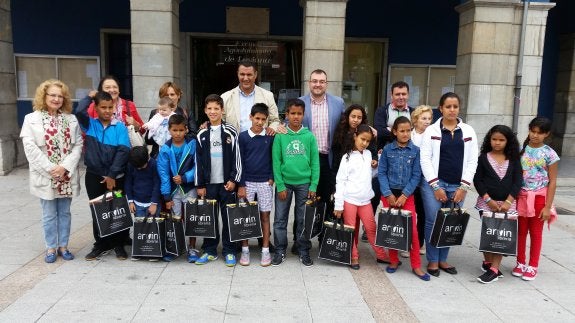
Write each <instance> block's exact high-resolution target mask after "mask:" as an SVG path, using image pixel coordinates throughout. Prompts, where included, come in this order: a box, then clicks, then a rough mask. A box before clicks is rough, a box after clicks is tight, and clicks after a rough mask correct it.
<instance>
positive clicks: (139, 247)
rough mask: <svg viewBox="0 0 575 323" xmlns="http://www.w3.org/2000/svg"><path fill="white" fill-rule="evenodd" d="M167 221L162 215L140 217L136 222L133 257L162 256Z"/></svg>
mask: <svg viewBox="0 0 575 323" xmlns="http://www.w3.org/2000/svg"><path fill="white" fill-rule="evenodd" d="M165 224H166V223H165V221H164V219H163V218H160V217H138V218H136V221H135V222H134V238H133V239H132V257H162V256H163V251H164V244H165V239H164V232H165Z"/></svg>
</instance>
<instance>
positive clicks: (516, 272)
mask: <svg viewBox="0 0 575 323" xmlns="http://www.w3.org/2000/svg"><path fill="white" fill-rule="evenodd" d="M525 270H527V266H525V265H524V264H521V263H517V266H515V268H513V270H512V271H511V275H513V276H515V277H522V276H523V274H524V273H525Z"/></svg>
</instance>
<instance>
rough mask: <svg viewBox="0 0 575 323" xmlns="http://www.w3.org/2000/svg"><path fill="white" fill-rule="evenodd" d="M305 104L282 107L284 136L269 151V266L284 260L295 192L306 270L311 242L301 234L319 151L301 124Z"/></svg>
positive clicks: (312, 195)
mask: <svg viewBox="0 0 575 323" xmlns="http://www.w3.org/2000/svg"><path fill="white" fill-rule="evenodd" d="M304 111H305V103H304V102H303V101H302V100H300V99H290V100H289V101H288V102H287V105H286V118H287V120H288V129H287V131H288V132H287V133H286V134H277V135H276V138H275V139H274V144H273V148H272V159H273V172H274V179H275V182H276V189H277V193H276V211H275V218H274V242H275V243H274V244H275V246H276V251H275V254H274V257H273V259H272V265H273V266H279V265H280V264H281V263H282V262H284V260H285V251H286V248H287V222H288V216H289V208H290V205H291V201H292V194H294V193H295V210H294V215H295V220H294V222H295V223H296V237H297V239H298V240H297V245H298V249H299V255H300V256H299V257H300V258H299V259H300V261H301V263H302V264H303V265H304V266H306V267H310V266H313V261H312V260H311V258H310V256H309V249H310V248H311V242H310V241H309V239H306V238H305V236H304V235H302V232H303V229H304V215H305V202H306V200H307V199H308V198H311V199H313V198H315V192H316V189H317V184H318V182H319V152H318V148H317V142H316V140H315V137H314V135H313V133H312V132H311V131H309V129H308V128H306V127H304V126H303V125H302V119H303V115H304Z"/></svg>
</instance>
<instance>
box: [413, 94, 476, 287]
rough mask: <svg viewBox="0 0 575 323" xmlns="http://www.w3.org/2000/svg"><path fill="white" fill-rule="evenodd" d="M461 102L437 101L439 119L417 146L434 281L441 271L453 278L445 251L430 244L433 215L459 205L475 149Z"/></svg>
mask: <svg viewBox="0 0 575 323" xmlns="http://www.w3.org/2000/svg"><path fill="white" fill-rule="evenodd" d="M460 102H461V100H460V99H459V96H458V95H457V94H455V93H452V92H449V93H445V94H444V95H443V96H442V97H441V99H440V100H439V111H441V114H442V117H441V118H440V119H439V120H437V121H436V122H435V123H434V124H432V125H430V126H429V127H427V129H426V130H425V132H424V133H423V141H422V144H421V147H420V149H421V161H420V163H421V171H422V173H423V176H424V177H425V180H426V181H427V184H428V185H422V187H421V195H422V197H423V204H424V208H425V243H426V253H425V254H426V256H427V261H428V264H427V272H428V273H429V274H430V275H433V276H435V277H437V276H439V271H440V270H443V271H445V272H446V273H448V274H451V275H455V274H457V270H456V269H455V267H453V266H452V265H450V264H449V263H448V262H447V255H448V254H449V248H436V247H434V246H432V245H431V244H430V237H431V231H432V229H433V223H434V222H435V217H436V216H437V211H438V210H439V208H441V207H442V206H444V207H447V206H451V203H456V204H458V205H462V204H463V201H464V200H465V195H466V194H467V190H468V189H469V188H470V185H471V183H473V176H474V175H475V170H476V168H477V157H478V153H479V148H478V145H477V135H476V134H475V131H474V130H473V128H472V127H471V126H470V125H468V124H465V123H464V122H463V121H461V119H459V106H460Z"/></svg>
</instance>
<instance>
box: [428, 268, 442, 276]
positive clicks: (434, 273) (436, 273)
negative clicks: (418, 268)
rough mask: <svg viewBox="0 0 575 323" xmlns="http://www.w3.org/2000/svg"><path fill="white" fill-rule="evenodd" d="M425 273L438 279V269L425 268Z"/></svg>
mask: <svg viewBox="0 0 575 323" xmlns="http://www.w3.org/2000/svg"><path fill="white" fill-rule="evenodd" d="M427 273H428V274H430V275H431V276H434V277H439V269H429V268H427Z"/></svg>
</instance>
